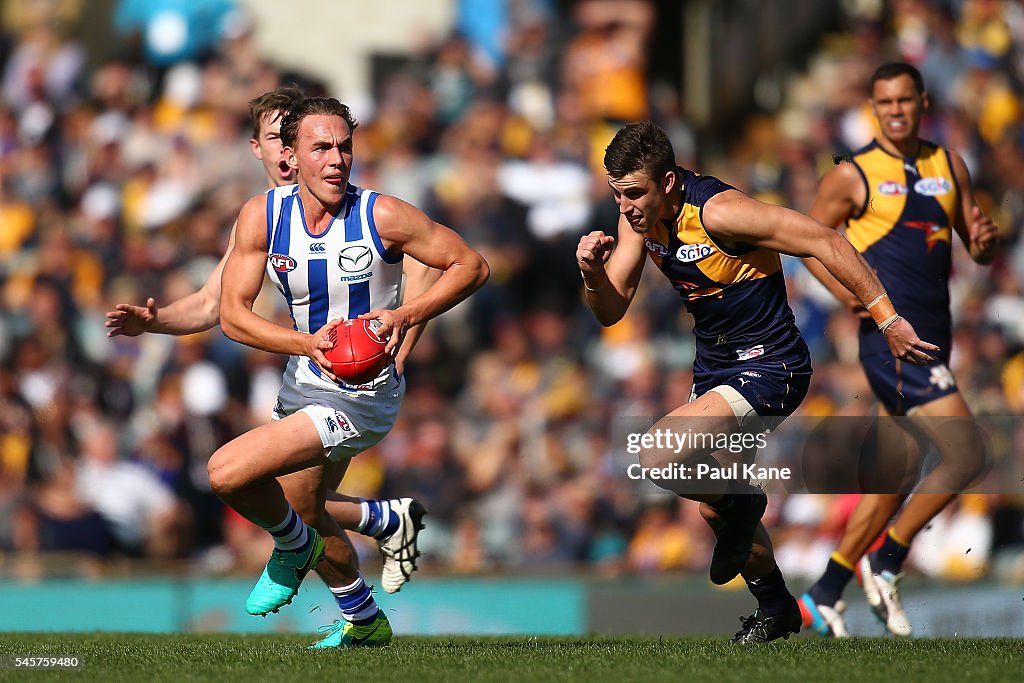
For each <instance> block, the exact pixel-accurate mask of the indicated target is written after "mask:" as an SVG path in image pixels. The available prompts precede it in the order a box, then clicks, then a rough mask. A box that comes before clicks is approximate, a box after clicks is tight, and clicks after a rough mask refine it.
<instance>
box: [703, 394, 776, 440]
mask: <svg viewBox="0 0 1024 683" xmlns="http://www.w3.org/2000/svg"><path fill="white" fill-rule="evenodd" d="M708 391H713V392H715V393H716V394H718V395H719V396H721V397H722V398H724V399H725V402H726V403H728V404H729V407H730V408H732V414H733V415H735V416H736V420H737V421H738V422H739V425H740V429H741V430H743V431H749V432H754V433H756V432H763V431H765V430H767V429H768V427H767V425H765V421H764V420H763V419H762V418H761V416H760V415H758V414H757V411H756V410H754V406H752V405H750V401H748V400H747V399H745V398H743V394H741V393H740V392H738V391H736V388H735V387H732V386H729V385H728V384H719V385H718V386H717V387H712V388H711V389H709V390H708Z"/></svg>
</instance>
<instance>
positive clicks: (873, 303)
mask: <svg viewBox="0 0 1024 683" xmlns="http://www.w3.org/2000/svg"><path fill="white" fill-rule="evenodd" d="M888 298H889V295H888V294H887V293H886V292H882V293H881V294H879V295H878V296H876V297H875V298H874V299H872V300H871V303H869V304H868V305H867V306H865V307H864V308H866V309H867V310H869V311H870V310H871V308H872V307H873V306H877V305H878V302H880V301H881V300H882V299H888Z"/></svg>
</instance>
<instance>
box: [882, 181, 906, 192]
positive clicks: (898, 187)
mask: <svg viewBox="0 0 1024 683" xmlns="http://www.w3.org/2000/svg"><path fill="white" fill-rule="evenodd" d="M906 193H907V186H906V185H904V184H903V183H894V182H891V181H890V182H885V183H882V184H881V185H879V186H878V194H888V195H901V194H906Z"/></svg>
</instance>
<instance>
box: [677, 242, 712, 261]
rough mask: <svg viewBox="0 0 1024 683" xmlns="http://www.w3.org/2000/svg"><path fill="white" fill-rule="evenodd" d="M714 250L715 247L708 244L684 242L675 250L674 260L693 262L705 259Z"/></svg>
mask: <svg viewBox="0 0 1024 683" xmlns="http://www.w3.org/2000/svg"><path fill="white" fill-rule="evenodd" d="M714 251H715V248H714V247H713V246H711V245H710V244H684V245H683V246H681V247H679V248H678V249H677V250H676V260H677V261H682V262H683V263H693V262H695V261H700V260H701V259H706V258H707V257H708V256H711V254H712V253H714Z"/></svg>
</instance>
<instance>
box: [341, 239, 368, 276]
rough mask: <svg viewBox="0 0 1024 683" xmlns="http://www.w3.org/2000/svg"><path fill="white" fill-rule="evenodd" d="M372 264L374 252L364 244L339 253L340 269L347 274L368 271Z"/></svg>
mask: <svg viewBox="0 0 1024 683" xmlns="http://www.w3.org/2000/svg"><path fill="white" fill-rule="evenodd" d="M372 262H373V252H371V251H370V248H369V247H367V246H365V245H362V244H356V245H353V246H351V247H345V248H344V249H342V250H341V251H340V252H338V267H339V268H341V269H342V270H344V271H345V272H346V273H358V272H359V271H361V270H366V269H367V268H369V267H370V264H371V263H372Z"/></svg>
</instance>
